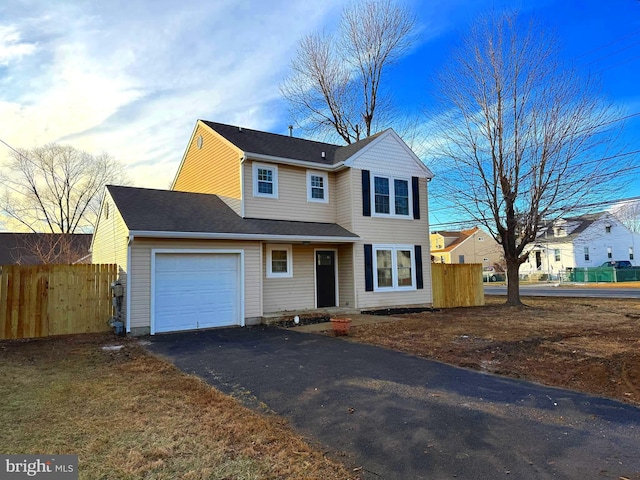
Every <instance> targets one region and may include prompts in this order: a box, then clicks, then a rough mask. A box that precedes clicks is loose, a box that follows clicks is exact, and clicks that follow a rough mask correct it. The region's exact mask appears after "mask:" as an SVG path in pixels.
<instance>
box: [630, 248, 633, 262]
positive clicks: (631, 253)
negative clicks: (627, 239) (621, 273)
mask: <svg viewBox="0 0 640 480" xmlns="http://www.w3.org/2000/svg"><path fill="white" fill-rule="evenodd" d="M629 260H633V247H629Z"/></svg>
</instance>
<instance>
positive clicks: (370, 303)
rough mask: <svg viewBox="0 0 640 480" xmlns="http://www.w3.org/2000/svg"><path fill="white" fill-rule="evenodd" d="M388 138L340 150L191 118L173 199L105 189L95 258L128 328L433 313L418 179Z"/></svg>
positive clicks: (414, 165) (412, 159)
mask: <svg viewBox="0 0 640 480" xmlns="http://www.w3.org/2000/svg"><path fill="white" fill-rule="evenodd" d="M432 176H433V175H432V173H431V172H430V171H429V169H428V168H427V167H426V166H425V165H424V164H423V163H422V162H421V161H420V159H419V158H417V157H416V155H415V154H414V153H413V152H412V151H411V149H410V148H409V147H408V146H407V145H406V144H405V143H404V142H403V141H402V140H401V139H400V138H399V137H398V135H397V134H396V133H395V132H393V130H385V131H384V132H381V133H379V134H377V135H374V136H372V137H369V138H366V139H364V140H362V141H359V142H357V143H354V144H351V145H347V146H339V145H333V144H328V143H322V142H315V141H310V140H305V139H301V138H296V137H293V136H287V135H277V134H272V133H267V132H261V131H256V130H250V129H245V128H241V127H237V126H231V125H224V124H220V123H213V122H207V121H201V120H200V121H198V122H197V123H196V126H195V129H194V131H193V134H192V136H191V139H190V141H189V144H188V146H187V148H186V151H185V154H184V156H183V159H182V162H181V164H180V167H179V169H178V172H177V174H176V177H175V179H174V181H173V185H172V187H171V190H151V189H142V188H131V187H120V186H108V187H107V188H106V191H105V195H104V200H103V202H102V207H101V212H100V218H99V222H98V225H97V227H96V231H95V235H94V239H93V244H92V251H93V260H94V262H95V263H117V264H118V265H119V266H120V271H121V279H122V281H123V282H124V283H125V284H126V288H125V292H126V294H125V300H124V305H125V307H124V310H125V317H126V325H127V331H128V332H133V333H146V332H150V333H152V334H153V333H157V332H167V331H174V330H189V329H196V328H207V327H214V326H226V325H247V324H253V323H258V322H260V321H261V320H262V318H263V316H265V315H267V314H272V313H277V312H284V311H287V312H302V311H304V310H310V309H318V308H331V307H336V308H343V309H349V310H355V309H366V308H377V307H390V306H400V305H403V306H406V305H430V304H431V303H432V296H431V269H430V262H429V258H430V257H429V243H428V239H427V235H426V232H428V231H429V225H428V214H427V183H428V181H429V180H430V179H431V178H432Z"/></svg>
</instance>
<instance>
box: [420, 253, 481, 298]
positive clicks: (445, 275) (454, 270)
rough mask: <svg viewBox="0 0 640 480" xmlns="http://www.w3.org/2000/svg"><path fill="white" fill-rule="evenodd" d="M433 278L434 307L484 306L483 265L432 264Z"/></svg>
mask: <svg viewBox="0 0 640 480" xmlns="http://www.w3.org/2000/svg"><path fill="white" fill-rule="evenodd" d="M431 277H432V279H431V281H432V285H433V306H434V307H436V308H453V307H473V306H479V305H484V288H483V284H482V265H481V264H479V263H478V264H476V263H465V264H451V263H432V264H431Z"/></svg>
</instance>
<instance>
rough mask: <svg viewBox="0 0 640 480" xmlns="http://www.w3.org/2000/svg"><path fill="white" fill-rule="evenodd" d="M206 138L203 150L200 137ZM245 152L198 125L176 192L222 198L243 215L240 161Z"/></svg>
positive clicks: (175, 185) (188, 148)
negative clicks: (213, 195)
mask: <svg viewBox="0 0 640 480" xmlns="http://www.w3.org/2000/svg"><path fill="white" fill-rule="evenodd" d="M201 135H202V140H203V141H202V148H201V149H200V148H198V144H197V142H198V137H199V136H201ZM241 156H242V152H240V151H239V150H238V149H237V148H235V147H233V146H231V145H230V144H229V143H227V141H226V140H224V139H222V138H221V137H220V136H219V135H217V134H216V133H214V132H213V131H212V130H211V129H210V128H209V127H207V126H206V125H204V124H202V123H200V122H198V125H197V127H196V129H195V133H194V135H193V137H192V139H191V143H190V144H189V146H188V147H187V152H186V153H185V157H184V159H183V162H182V165H181V168H180V171H179V172H178V175H177V177H176V180H175V183H174V186H173V190H179V191H183V192H196V193H213V194H216V195H219V196H220V198H221V199H222V200H223V201H225V202H226V203H227V204H228V205H229V206H230V207H231V208H233V209H234V210H235V211H236V213H237V214H238V215H240V214H241V198H242V194H241V191H240V157H241Z"/></svg>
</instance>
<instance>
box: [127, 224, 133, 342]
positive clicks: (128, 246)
mask: <svg viewBox="0 0 640 480" xmlns="http://www.w3.org/2000/svg"><path fill="white" fill-rule="evenodd" d="M132 243H133V235H131V234H129V239H128V240H127V296H126V298H125V301H126V302H127V313H126V316H127V318H126V322H127V333H131V244H132Z"/></svg>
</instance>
